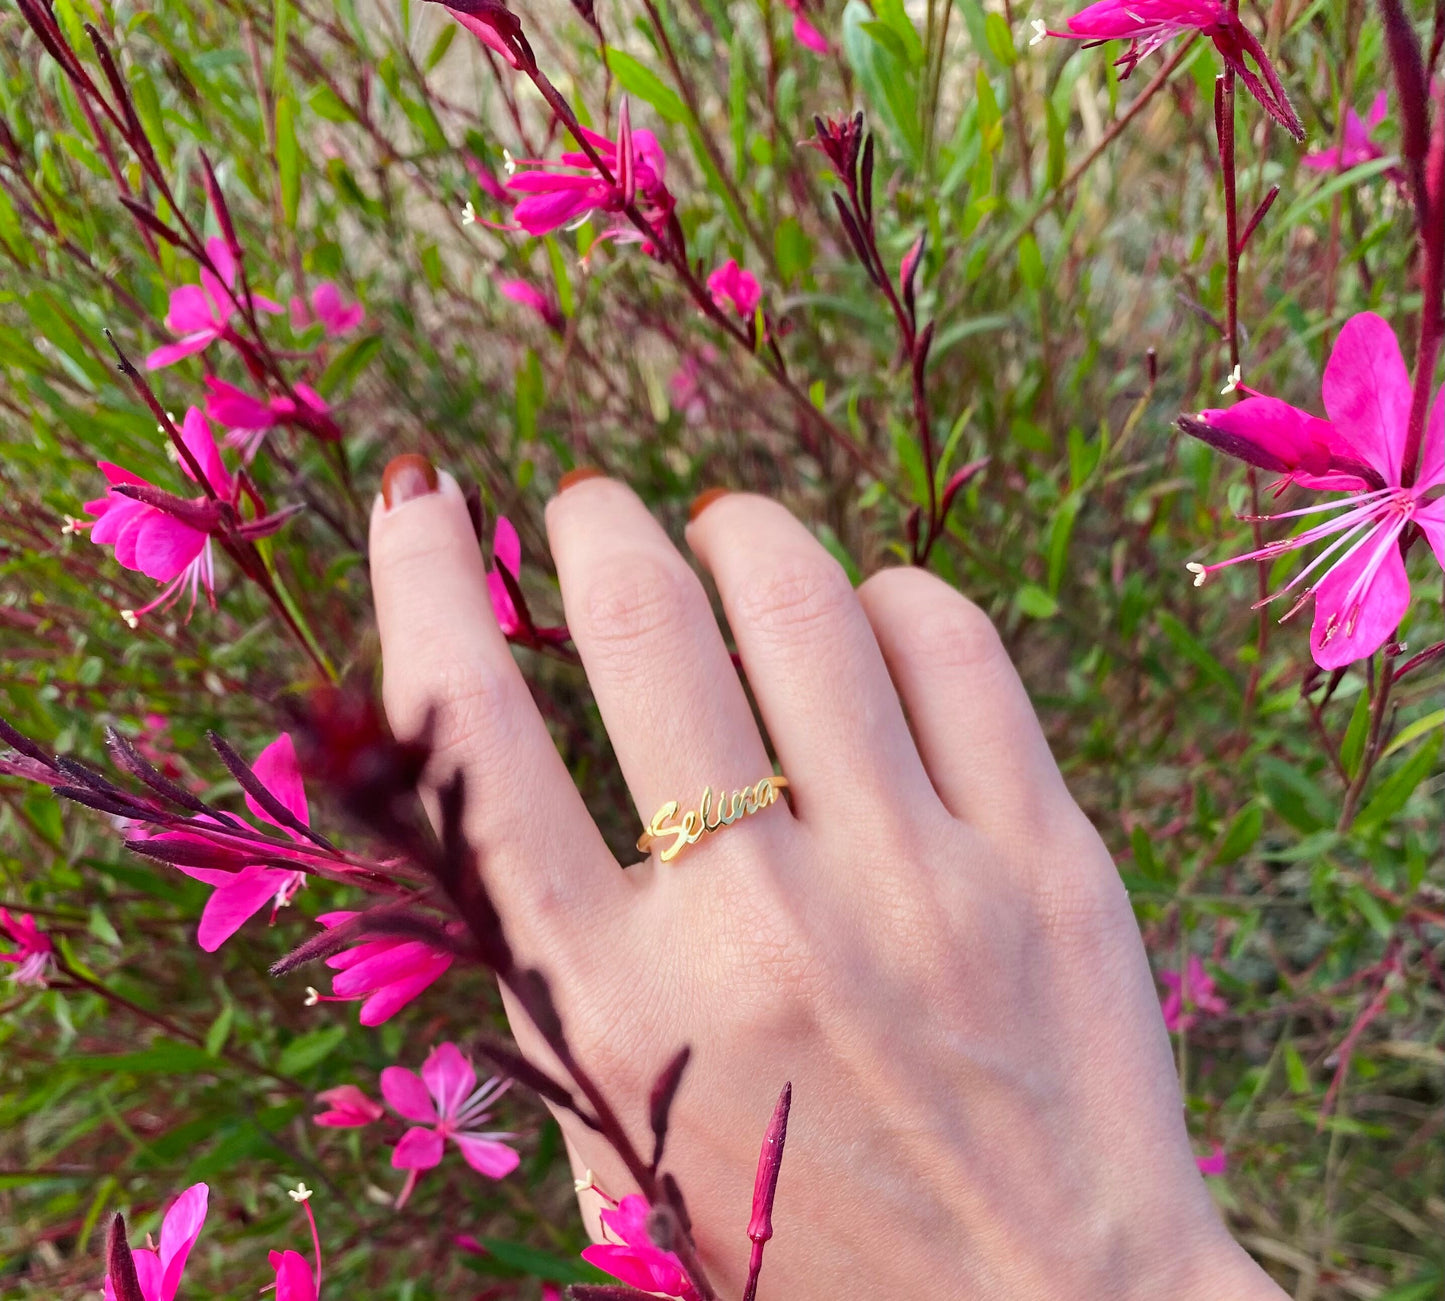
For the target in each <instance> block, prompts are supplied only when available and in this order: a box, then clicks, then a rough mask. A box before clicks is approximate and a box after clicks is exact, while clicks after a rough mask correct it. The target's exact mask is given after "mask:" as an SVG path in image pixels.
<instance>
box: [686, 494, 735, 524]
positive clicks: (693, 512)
mask: <svg viewBox="0 0 1445 1301" xmlns="http://www.w3.org/2000/svg"><path fill="white" fill-rule="evenodd" d="M727 495H728V490H727V489H726V488H704V489H703V490H702V491H701V492H700V493H698V495H697V496H696V497H694V498H693V499H692V505H691V506H689V507H688V508H687V521H688V523H689V524H691V523H692V521H693V520H695V519H696V518H697V517H698V516H699V515H701V514H702V513H703V511H705V510H706V509H707V508H708V507H709V506H711V505H712V504H713V502H715V501H716V500H717V499H718V498H719V497H726V496H727Z"/></svg>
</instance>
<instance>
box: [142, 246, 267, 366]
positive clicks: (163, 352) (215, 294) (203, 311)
mask: <svg viewBox="0 0 1445 1301" xmlns="http://www.w3.org/2000/svg"><path fill="white" fill-rule="evenodd" d="M206 253H207V254H208V255H209V256H210V259H211V262H212V264H213V265H214V266H215V268H216V270H217V271H218V272H219V273H220V275H219V277H218V276H216V275H214V274H212V272H211V271H210V270H209V269H208V268H206V267H202V268H201V283H200V284H199V285H182V286H181V287H180V288H179V289H174V290H172V291H171V301H170V307H169V310H168V311H167V312H166V329H168V330H169V331H170V332H171V333H172V334H175V335H179V336H180V337H179V339H178V340H177V341H176V342H175V343H168V344H166V345H165V346H164V347H160V348H157V349H156V350H155V351H154V352H153V353H151V354H150V356H148V357H147V358H146V369H147V370H160V369H161V367H163V366H173V365H175V363H176V362H178V361H180V360H181V359H182V358H183V357H189V356H190V355H191V354H192V353H193V352H200V351H201V350H202V349H203V348H209V347H210V346H211V344H213V343H215V342H216V340H217V339H226V338H230V337H231V318H232V317H233V316H235V314H236V313H237V312H238V311H240V304H239V303H238V302H237V301H236V298H235V295H234V294H233V293H232V290H233V289H234V288H235V285H236V271H237V268H236V259H235V258H233V257H232V256H231V250H230V249H229V248H227V247H226V241H225V240H223V239H220V238H217V237H212V238H211V239H208V240H207V241H206ZM251 307H252V308H253V309H254V310H255V311H258V312H279V311H280V310H281V306H280V304H279V303H273V302H272V301H271V300H270V299H269V298H263V297H262V296H261V295H260V294H252V295H251Z"/></svg>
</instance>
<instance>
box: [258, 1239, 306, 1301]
mask: <svg viewBox="0 0 1445 1301" xmlns="http://www.w3.org/2000/svg"><path fill="white" fill-rule="evenodd" d="M267 1259H268V1261H269V1262H270V1265H271V1268H272V1269H273V1270H275V1271H276V1301H316V1296H317V1292H316V1280H315V1278H314V1277H313V1276H312V1273H311V1266H310V1265H308V1264H307V1263H306V1257H305V1256H303V1255H302V1254H301V1253H300V1252H299V1251H273V1252H270V1253H268V1255H267Z"/></svg>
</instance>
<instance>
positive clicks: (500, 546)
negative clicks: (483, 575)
mask: <svg viewBox="0 0 1445 1301" xmlns="http://www.w3.org/2000/svg"><path fill="white" fill-rule="evenodd" d="M492 559H493V560H495V561H496V563H497V569H493V570H491V571H490V572H489V573H488V574H487V592H488V594H489V595H490V596H491V598H492V613H493V614H495V615H496V616H497V626H498V627H499V628H501V630H502V632H503V633H505V634H506V635H507V636H508V637H513V636H515V635H516V634H517V633H519V632H521V631H522V620H521V618H520V616H519V615H518V614H517V607H516V605H515V604H514V603H513V601H512V594H511V593H510V592H509V591H507V585H506V583H504V582H503V581H502V576H501V574H500V573H498V572H497V571H498V570H499V569H505V570H506V571H507V573H508V574H510V575H511V577H512V580H513V581H514V582H515V581H516V580H517V578H518V577H519V576H520V574H521V572H522V539H521V538H519V537H518V536H517V530H516V529H514V528H513V527H512V522H511V520H509V519H508V518H507V517H506V516H505V515H498V516H497V531H496V532H495V533H494V534H493V535H492Z"/></svg>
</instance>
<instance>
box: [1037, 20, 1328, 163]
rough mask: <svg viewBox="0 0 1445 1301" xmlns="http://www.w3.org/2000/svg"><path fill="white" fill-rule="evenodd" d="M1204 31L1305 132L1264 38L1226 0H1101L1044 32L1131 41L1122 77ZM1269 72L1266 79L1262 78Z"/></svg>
mask: <svg viewBox="0 0 1445 1301" xmlns="http://www.w3.org/2000/svg"><path fill="white" fill-rule="evenodd" d="M1189 31H1195V32H1202V33H1203V34H1204V35H1205V36H1207V37H1209V39H1210V40H1211V41H1213V42H1214V47H1215V49H1217V50H1218V51H1219V53H1220V56H1221V57H1222V58H1223V59H1224V62H1225V63H1226V64H1227V65H1228V66H1229V67H1231V68H1233V69H1234V74H1235V76H1237V77H1238V78H1239V80H1240V81H1241V82H1242V83H1243V85H1244V88H1245V89H1246V90H1247V91H1249V93H1250V94H1251V95H1253V96H1254V97H1255V99H1257V100H1258V101H1259V103H1260V105H1261V106H1262V107H1263V108H1264V110H1265V112H1266V113H1268V114H1269V115H1270V117H1272V118H1274V120H1275V121H1276V122H1278V123H1279V124H1280V125H1281V126H1282V127H1284V129H1285V130H1286V131H1288V132H1289V133H1290V134H1291V135H1292V136H1294V138H1295V139H1296V140H1303V139H1304V138H1305V132H1304V126H1303V124H1302V123H1301V122H1300V120H1299V116H1298V114H1296V113H1295V111H1294V108H1293V107H1292V106H1291V104H1290V102H1289V97H1288V96H1287V95H1286V94H1285V90H1284V85H1283V83H1282V82H1281V81H1280V79H1279V74H1278V73H1276V72H1275V70H1274V66H1273V65H1272V64H1271V63H1270V61H1269V56H1268V55H1266V54H1265V52H1264V46H1262V45H1261V44H1260V43H1259V39H1258V38H1257V37H1256V36H1255V35H1254V33H1253V32H1251V31H1250V30H1249V28H1247V27H1246V26H1245V25H1244V24H1243V23H1242V22H1240V20H1239V17H1238V15H1237V14H1232V13H1230V11H1229V9H1228V8H1227V7H1226V6H1225V4H1224V3H1223V0H1098V3H1097V4H1091V5H1089V6H1088V8H1086V9H1081V10H1080V11H1079V12H1078V13H1076V14H1075V15H1074V16H1073V17H1072V18H1070V19H1069V30H1068V31H1066V32H1055V31H1049V30H1048V29H1047V28H1044V29H1042V30H1041V32H1040V35H1046V36H1059V37H1062V38H1064V39H1065V40H1075V41H1088V42H1090V43H1091V44H1095V43H1098V42H1101V41H1128V42H1129V47H1128V49H1126V50H1125V51H1124V53H1123V54H1121V55H1120V56H1119V58H1118V59H1116V60H1115V63H1116V65H1117V66H1118V67H1119V68H1120V69H1122V71H1121V72H1120V73H1119V76H1120V79H1121V80H1122V79H1123V78H1125V77H1127V76H1128V75H1129V74H1130V73H1131V72H1133V71H1134V66H1135V65H1136V64H1137V63H1138V62H1139V60H1140V59H1143V58H1147V57H1148V56H1149V55H1150V54H1152V53H1153V52H1154V51H1155V50H1157V49H1158V48H1159V47H1160V46H1161V45H1163V44H1165V43H1166V42H1168V41H1171V40H1173V39H1174V38H1175V37H1176V36H1179V35H1182V34H1183V33H1184V32H1189ZM1246 56H1248V57H1249V58H1250V59H1252V60H1253V61H1254V63H1255V66H1256V67H1258V69H1259V72H1258V73H1256V72H1255V71H1254V70H1253V69H1252V68H1250V67H1249V65H1248V64H1247V63H1246V62H1245V57H1246ZM1261 78H1263V80H1261Z"/></svg>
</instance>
